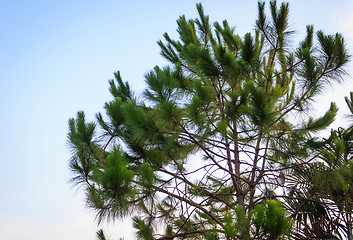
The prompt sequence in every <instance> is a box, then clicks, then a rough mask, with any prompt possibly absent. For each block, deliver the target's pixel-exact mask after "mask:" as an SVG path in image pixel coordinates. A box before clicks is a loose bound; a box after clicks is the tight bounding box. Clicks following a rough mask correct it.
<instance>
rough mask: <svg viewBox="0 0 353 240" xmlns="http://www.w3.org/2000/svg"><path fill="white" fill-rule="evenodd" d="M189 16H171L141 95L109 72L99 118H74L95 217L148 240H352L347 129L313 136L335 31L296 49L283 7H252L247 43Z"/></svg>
mask: <svg viewBox="0 0 353 240" xmlns="http://www.w3.org/2000/svg"><path fill="white" fill-rule="evenodd" d="M197 10H198V13H199V18H197V19H194V20H187V19H186V17H185V16H181V17H180V18H179V20H177V25H178V29H177V31H178V33H179V37H180V38H179V40H173V39H171V38H170V36H169V35H168V34H167V33H165V34H164V39H165V40H164V41H159V42H158V45H159V46H160V48H161V55H162V56H163V57H164V58H165V59H167V60H168V61H169V63H170V65H169V66H167V67H163V68H161V67H158V66H156V67H155V68H154V69H153V70H152V71H150V72H149V73H147V74H146V77H145V78H146V84H147V87H146V89H145V91H144V92H143V94H141V95H139V96H138V95H137V94H136V93H135V92H133V90H132V89H131V88H130V86H129V84H128V83H127V82H123V80H122V78H121V76H120V73H119V72H117V73H116V74H115V80H112V81H110V82H109V85H110V92H111V94H112V96H113V100H112V101H110V102H107V103H105V105H104V108H105V110H106V114H105V115H102V114H100V113H99V114H97V116H96V117H97V121H96V122H87V121H86V119H85V115H84V113H83V112H79V113H78V114H77V117H76V118H73V119H70V120H69V134H68V139H69V143H70V145H71V147H72V150H73V151H72V158H71V160H70V168H71V170H72V173H73V178H72V181H73V182H74V183H75V184H77V185H78V186H80V187H82V188H83V189H84V190H85V192H86V199H87V205H88V207H90V208H92V209H94V210H95V211H96V213H97V219H98V222H101V221H102V220H105V219H106V220H114V219H116V218H124V217H127V216H133V218H132V219H133V227H134V228H135V229H136V236H137V238H138V239H145V240H147V239H148V240H149V239H160V240H162V239H186V238H192V239H207V240H211V239H215V240H216V239H288V238H295V239H305V238H322V239H325V238H327V239H329V238H330V239H331V238H344V237H348V236H350V238H349V239H352V226H350V221H351V218H352V196H353V194H352V191H353V190H352V189H353V188H352V186H353V184H352V183H353V177H352V176H353V167H352V166H353V165H352V162H351V160H350V158H351V154H352V149H351V139H352V133H353V131H352V130H351V129H352V128H348V129H347V130H343V129H339V130H337V131H332V134H331V137H330V138H328V139H318V138H317V137H318V135H317V133H318V132H319V131H320V130H322V129H325V128H327V127H328V126H329V125H330V124H331V123H332V122H333V121H334V117H335V115H336V113H337V107H336V105H335V104H334V103H332V104H331V106H330V107H329V109H328V110H327V112H326V113H325V114H324V115H323V116H322V117H319V118H312V117H310V113H311V110H312V109H311V107H312V105H311V103H312V101H313V99H314V98H315V97H316V96H318V95H319V94H320V93H322V91H323V89H324V87H325V86H326V85H327V84H329V83H332V82H340V81H341V80H342V76H343V75H344V74H346V72H345V71H344V67H345V65H346V64H347V62H348V61H349V55H348V54H347V50H346V48H345V43H344V39H343V37H342V36H341V35H340V34H338V33H337V34H335V35H326V34H324V33H323V32H322V31H318V32H316V33H315V31H314V28H313V26H310V25H309V26H307V29H306V37H305V39H304V40H303V41H302V42H300V43H299V46H297V47H296V48H294V47H293V46H292V45H291V44H290V38H291V37H292V35H293V31H292V30H290V29H289V23H288V13H289V6H288V4H287V3H282V4H280V6H278V5H277V3H276V1H271V2H270V3H269V10H270V11H269V12H270V15H269V16H268V15H266V12H265V3H264V2H259V3H258V19H257V20H256V29H255V31H254V33H247V34H245V36H239V35H238V34H236V32H235V30H234V28H232V27H230V25H229V24H228V22H227V21H226V20H224V21H223V22H222V23H218V22H215V23H214V24H213V25H211V24H210V21H209V17H208V16H206V15H205V14H204V11H203V7H202V5H201V4H197ZM293 49H294V50H293ZM347 103H348V105H349V107H350V109H352V106H353V103H352V101H350V100H349V99H347ZM322 179H326V180H327V182H324V181H322ZM327 186H329V187H327ZM328 203H329V204H331V205H330V206H334V207H337V208H338V210H337V208H335V209H333V208H330V206H328ZM333 212H335V213H337V214H341V215H342V217H341V218H337V217H336V216H333V215H332V213H333ZM341 215H340V216H341ZM337 219H338V220H337ZM161 223H162V227H159V226H160V225H161ZM343 223H344V224H343ZM326 233H330V234H331V235H330V236H328V235H327V234H326ZM315 234H316V235H315ZM320 234H321V235H320ZM325 234H326V235H325Z"/></svg>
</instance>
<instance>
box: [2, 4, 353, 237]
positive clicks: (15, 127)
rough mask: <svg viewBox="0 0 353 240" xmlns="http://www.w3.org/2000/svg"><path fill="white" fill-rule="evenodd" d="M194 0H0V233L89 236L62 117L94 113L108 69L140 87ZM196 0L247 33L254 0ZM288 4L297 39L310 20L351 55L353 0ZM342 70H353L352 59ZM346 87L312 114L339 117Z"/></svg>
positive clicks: (117, 230)
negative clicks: (333, 106) (335, 110)
mask: <svg viewBox="0 0 353 240" xmlns="http://www.w3.org/2000/svg"><path fill="white" fill-rule="evenodd" d="M196 2H200V1H193V0H180V1H170V0H164V1H162V0H161V1H157V0H150V1H137V0H131V1H119V0H116V1H104V0H103V1H93V0H85V1H83V0H75V1H72V0H71V1H68V0H61V1H55V0H45V1H44V0H43V1H39V0H32V1H24V0H22V1H21V0H0V31H1V37H0V81H1V86H0V112H1V118H0V133H1V139H0V146H1V153H2V154H1V156H0V163H1V170H2V171H1V174H0V182H1V187H0V232H1V237H0V238H1V239H6V240H18V239H37V240H42V239H43V240H44V239H52V240H59V239H92V240H93V239H95V236H94V235H95V231H96V230H97V226H96V223H95V222H94V215H93V213H91V212H89V210H88V209H85V207H84V200H83V196H82V193H76V192H75V190H74V189H72V188H71V186H70V184H68V183H67V182H68V180H69V178H70V172H69V170H68V167H67V166H68V159H69V158H70V153H69V149H68V147H67V144H66V134H67V130H68V129H67V122H68V119H69V118H71V117H74V116H75V115H76V112H77V111H78V110H84V111H85V112H86V115H87V117H88V119H90V120H93V119H94V114H95V113H96V112H99V111H102V106H103V104H104V102H106V101H109V100H110V94H109V91H108V80H109V79H112V78H113V72H115V71H118V70H120V71H121V75H122V77H123V79H124V80H125V81H129V82H130V84H131V85H132V86H133V88H134V89H136V90H137V91H138V92H139V91H142V89H143V87H144V77H143V76H144V75H145V73H146V72H147V71H149V70H150V69H152V68H153V67H154V66H155V65H160V66H163V65H165V64H166V62H165V61H164V60H163V59H162V57H160V55H159V48H158V46H157V44H156V41H157V40H159V39H161V38H162V35H163V33H164V32H168V33H169V34H170V35H171V36H176V31H175V29H176V23H175V21H176V19H177V18H178V17H179V16H180V15H182V14H185V15H186V16H187V17H188V18H194V17H196V8H195V3H196ZM201 2H202V3H203V5H204V8H205V12H206V14H208V15H210V18H211V21H215V20H218V21H221V20H223V19H227V20H228V21H229V23H230V24H231V25H233V26H236V31H237V32H238V33H240V35H244V34H245V32H247V31H252V29H253V27H254V21H255V18H256V15H257V9H256V7H257V1H255V0H254V1H252V0H251V1H249V0H232V1H231V0H220V1H214V0H209V1H201ZM289 2H290V6H291V13H290V22H291V28H292V29H294V30H296V31H297V34H296V37H297V38H299V37H300V36H301V34H303V33H304V32H305V25H306V24H314V26H315V29H316V30H319V29H320V30H324V31H325V32H326V33H335V32H337V31H339V32H342V33H343V35H344V36H345V38H346V42H347V46H348V48H349V49H350V52H351V53H353V27H352V26H350V24H351V22H353V21H352V20H353V17H350V16H351V15H353V1H348V0H341V1H330V0H326V1H322V0H321V1H319V0H310V1H303V0H295V1H289ZM347 70H348V72H350V74H351V75H353V68H352V65H350V67H348V68H347ZM349 91H353V81H352V77H346V82H345V83H344V84H342V85H339V86H338V85H333V86H331V87H330V88H329V89H328V91H327V93H325V95H324V96H323V97H322V98H319V99H317V105H315V106H316V109H317V112H318V113H320V112H322V111H324V110H326V109H327V108H328V106H329V102H330V101H336V102H338V106H339V107H340V109H341V110H342V111H341V112H340V116H341V115H343V114H344V113H346V110H347V109H346V107H345V106H344V101H343V97H344V96H346V95H348V94H349ZM340 124H341V125H342V124H343V125H344V124H345V122H344V121H343V120H340V121H338V123H337V124H336V125H335V126H338V125H340ZM126 225H128V222H126V223H125V224H122V223H121V222H119V221H117V222H116V223H115V225H112V224H109V225H107V224H103V226H102V227H103V228H104V229H107V232H108V235H111V236H112V238H115V239H118V238H119V237H123V236H124V237H125V240H130V239H134V238H133V233H132V232H131V230H130V229H129V227H128V226H126Z"/></svg>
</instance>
